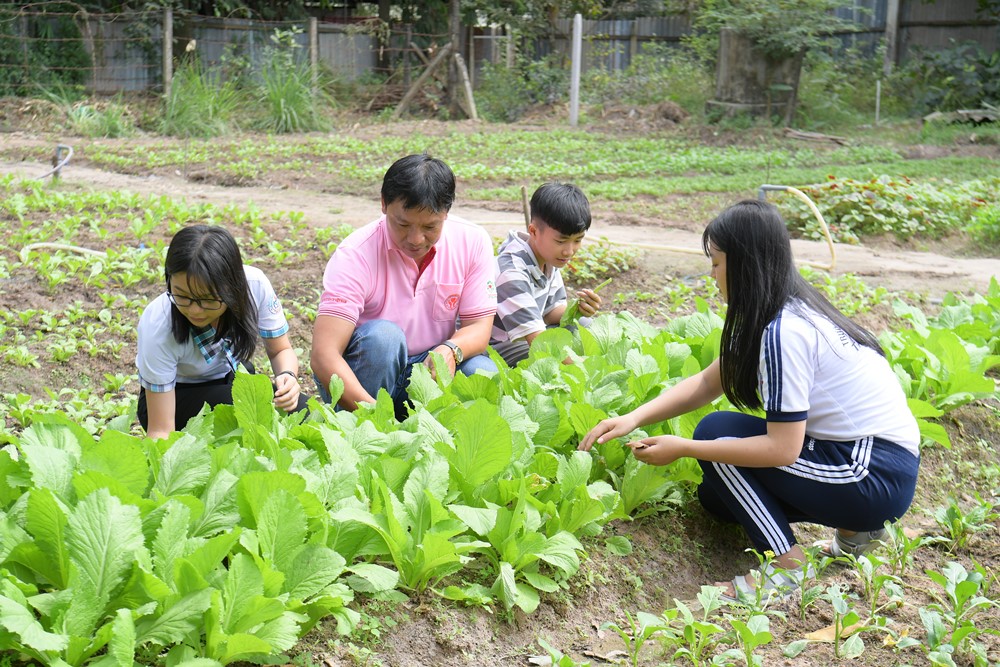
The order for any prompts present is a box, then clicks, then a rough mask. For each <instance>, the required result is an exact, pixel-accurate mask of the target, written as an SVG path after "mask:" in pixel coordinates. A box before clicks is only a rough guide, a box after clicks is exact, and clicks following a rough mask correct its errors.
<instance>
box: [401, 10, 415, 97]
mask: <svg viewBox="0 0 1000 667" xmlns="http://www.w3.org/2000/svg"><path fill="white" fill-rule="evenodd" d="M412 49H413V26H412V25H411V24H409V23H407V24H406V45H405V46H404V47H403V88H406V89H407V90H409V89H410V83H411V81H410V51H411V50H412Z"/></svg>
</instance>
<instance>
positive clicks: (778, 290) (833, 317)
mask: <svg viewBox="0 0 1000 667" xmlns="http://www.w3.org/2000/svg"><path fill="white" fill-rule="evenodd" d="M701 242H702V247H703V248H704V250H705V254H706V255H709V254H710V253H709V250H710V248H711V247H714V248H716V249H718V250H720V251H721V252H724V253H726V302H727V311H726V320H725V323H724V324H723V326H722V341H721V344H720V350H719V361H720V363H721V369H720V370H721V374H722V388H723V391H724V392H725V394H726V397H727V398H728V399H729V400H730V402H731V403H732V404H733V405H735V406H736V407H737V408H740V409H746V410H757V409H760V408H761V407H762V405H761V399H760V394H759V393H758V386H757V372H758V370H759V367H760V357H759V354H758V351H759V350H760V346H761V339H762V337H763V334H764V329H765V328H766V327H767V325H768V324H770V323H771V322H772V321H773V320H774V319H775V318H776V317H777V316H778V315H779V314H780V313H781V310H782V309H783V308H784V307H785V306H786V305H788V306H790V307H791V308H792V309H794V310H795V311H797V312H799V313H801V314H802V315H803V316H804V317H806V318H808V317H809V314H810V313H809V312H808V311H813V312H815V313H818V314H819V315H820V316H822V317H825V318H827V319H829V320H830V321H831V322H833V323H834V324H835V325H836V326H837V327H839V328H840V329H841V330H842V331H843V332H844V333H845V334H847V335H848V336H850V337H851V338H852V339H853V340H854V342H856V343H857V344H858V345H863V346H865V347H869V348H871V349H873V350H875V351H876V352H878V353H879V354H883V352H882V348H881V346H880V345H879V343H878V340H877V339H876V338H875V336H874V335H873V334H872V333H871V332H869V331H868V330H867V329H865V328H863V327H861V326H860V325H858V324H856V323H855V322H853V321H851V320H850V319H849V318H848V317H847V316H846V315H844V314H843V313H841V312H840V311H839V310H837V308H836V307H834V306H833V304H831V303H830V302H829V301H827V299H826V297H824V296H823V295H822V294H820V293H819V292H818V291H817V290H816V289H815V288H814V287H813V286H812V285H810V284H809V283H807V282H806V280H805V278H803V277H802V274H800V273H799V270H798V269H797V268H796V267H795V262H794V261H793V259H792V244H791V241H790V240H789V235H788V227H787V226H785V221H784V220H783V219H782V218H781V214H780V213H779V212H778V209H776V208H775V207H774V206H772V205H771V204H768V203H766V202H760V201H757V200H755V199H746V200H744V201H741V202H739V203H737V204H734V205H732V206H730V207H729V208H727V209H726V210H725V211H723V212H722V213H720V214H719V215H718V216H717V217H716V218H715V219H714V220H712V221H711V222H710V223H708V226H707V227H705V231H704V233H703V234H702V241H701ZM883 356H884V354H883Z"/></svg>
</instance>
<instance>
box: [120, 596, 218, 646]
mask: <svg viewBox="0 0 1000 667" xmlns="http://www.w3.org/2000/svg"><path fill="white" fill-rule="evenodd" d="M212 591H213V589H209V588H206V589H204V590H200V591H195V592H193V593H190V594H188V595H185V596H184V597H182V598H180V599H179V600H177V601H174V602H171V603H169V604H167V605H166V609H163V610H162V611H161V612H160V613H159V614H158V615H156V616H153V617H146V618H143V619H140V620H139V622H138V623H136V626H135V634H136V643H137V644H139V645H142V644H145V643H147V642H151V643H153V644H157V645H159V646H169V645H171V644H176V643H179V642H182V641H184V638H185V637H186V636H187V635H188V634H189V633H190V632H192V631H193V630H198V629H201V628H202V627H204V621H203V618H202V615H203V614H204V613H205V611H207V610H208V608H209V606H210V605H211V603H212Z"/></svg>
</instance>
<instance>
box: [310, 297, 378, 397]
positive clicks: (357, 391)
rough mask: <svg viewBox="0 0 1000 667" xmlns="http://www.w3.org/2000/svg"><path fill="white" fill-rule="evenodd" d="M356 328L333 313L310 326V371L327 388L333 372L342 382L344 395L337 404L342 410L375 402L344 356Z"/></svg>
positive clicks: (318, 318) (317, 319)
mask: <svg viewBox="0 0 1000 667" xmlns="http://www.w3.org/2000/svg"><path fill="white" fill-rule="evenodd" d="M355 328H356V327H355V325H354V323H353V322H351V321H349V320H344V319H341V318H339V317H333V316H332V315H320V316H318V317H317V318H316V324H314V325H313V341H312V355H311V357H310V363H311V365H312V369H313V373H315V374H316V377H317V379H319V381H320V382H321V383H322V384H323V386H324V387H326V388H327V389H328V390H329V387H330V378H331V376H333V375H336V376H337V377H339V378H340V379H341V380H342V381H343V383H344V394H343V396H341V397H340V400H339V401H338V402H337V404H338V405H339V406H340V407H342V408H344V409H345V410H355V409H357V407H358V403H374V402H375V399H374V398H373V397H372V395H371V394H369V393H368V392H367V391H365V388H364V387H362V386H361V383H360V382H359V381H358V377H357V376H356V375H355V374H354V371H353V370H352V369H351V367H350V366H348V365H347V360H346V359H344V351H345V350H346V349H347V344H348V343H349V342H350V340H351V335H352V334H353V333H354V329H355Z"/></svg>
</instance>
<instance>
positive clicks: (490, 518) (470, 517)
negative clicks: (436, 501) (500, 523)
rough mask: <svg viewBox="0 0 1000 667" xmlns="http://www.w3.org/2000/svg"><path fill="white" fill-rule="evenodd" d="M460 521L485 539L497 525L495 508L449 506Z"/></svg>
mask: <svg viewBox="0 0 1000 667" xmlns="http://www.w3.org/2000/svg"><path fill="white" fill-rule="evenodd" d="M448 509H449V510H451V511H452V512H454V514H455V516H457V517H458V518H459V520H460V521H461V522H462V523H464V524H465V525H466V526H468V527H469V530H471V531H472V532H474V533H475V534H476V535H480V536H483V537H485V536H486V535H487V534H489V532H490V531H491V530H493V527H494V526H495V525H496V523H497V510H496V508H495V507H469V506H467V505H449V506H448Z"/></svg>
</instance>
